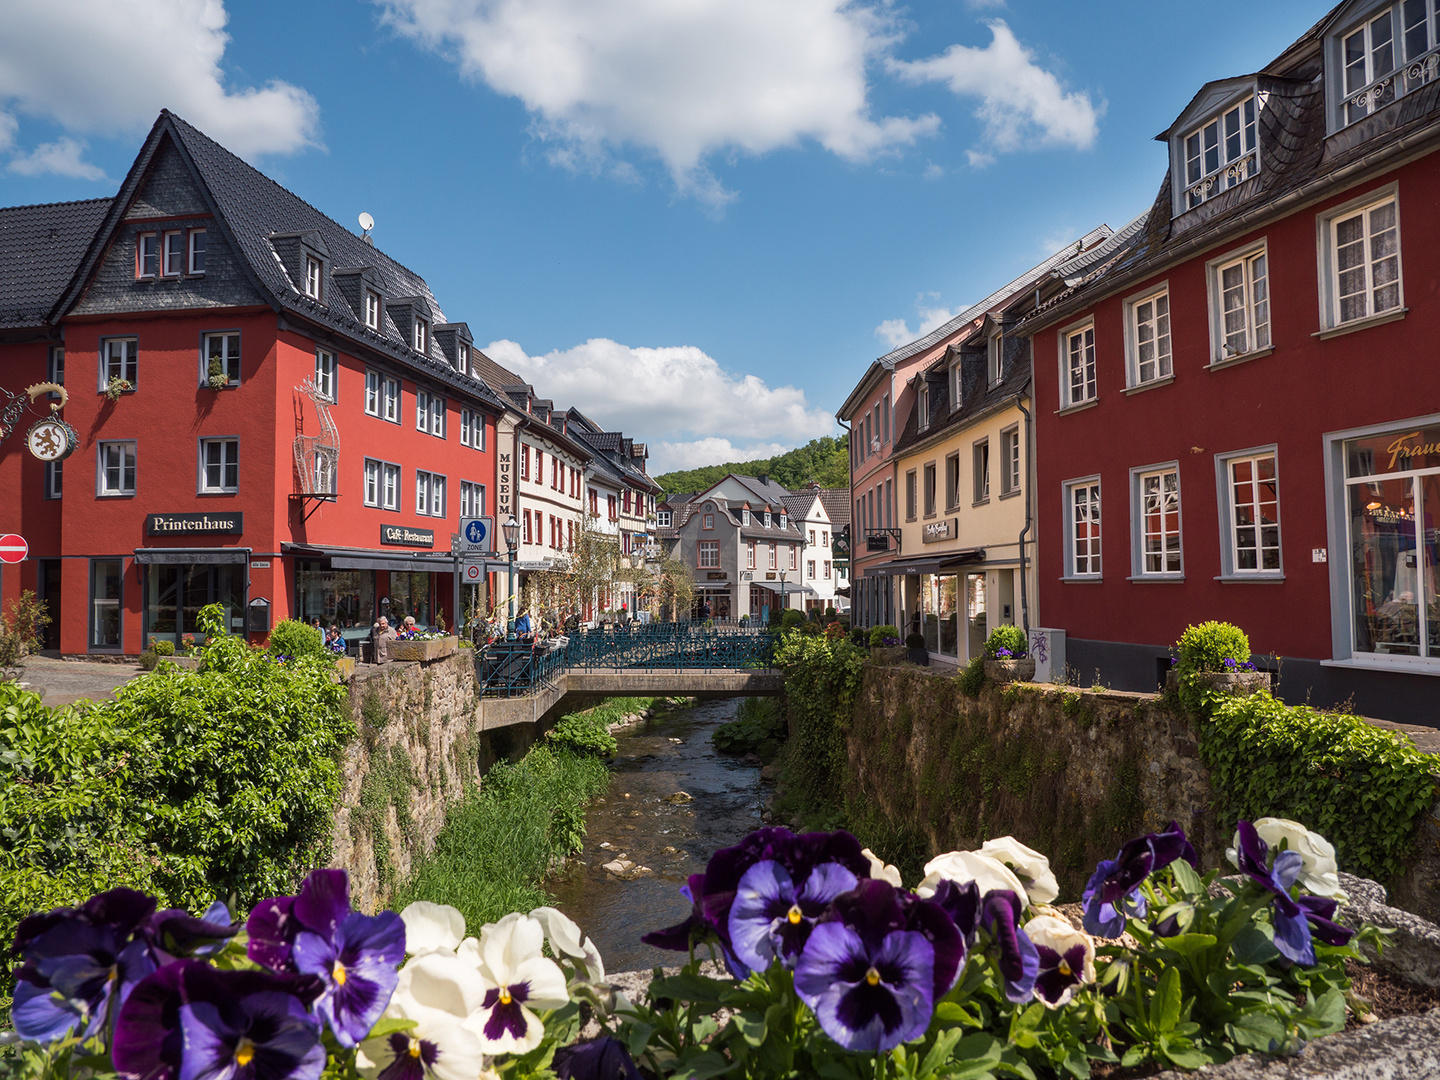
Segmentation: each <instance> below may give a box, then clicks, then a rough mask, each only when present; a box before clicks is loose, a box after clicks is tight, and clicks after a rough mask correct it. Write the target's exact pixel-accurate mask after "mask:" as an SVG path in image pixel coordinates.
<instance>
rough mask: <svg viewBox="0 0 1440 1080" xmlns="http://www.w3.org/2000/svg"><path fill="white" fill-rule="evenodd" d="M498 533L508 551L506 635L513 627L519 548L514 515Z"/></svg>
mask: <svg viewBox="0 0 1440 1080" xmlns="http://www.w3.org/2000/svg"><path fill="white" fill-rule="evenodd" d="M500 531H501V532H503V533H504V534H505V546H506V547H507V548H509V549H510V622H509V624H508V625H507V626H506V627H505V632H506V633H507V634H508V633H509V632H510V628H511V627H512V626H514V625H515V549H516V548H518V547H519V546H520V522H518V521H516V520H515V515H514V514H511V515H510V519H509V520H508V521H506V522H505V524H504V525H502V526H500Z"/></svg>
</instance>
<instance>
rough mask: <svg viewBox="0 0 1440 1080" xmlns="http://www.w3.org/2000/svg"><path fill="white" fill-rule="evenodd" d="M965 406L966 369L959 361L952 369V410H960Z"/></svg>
mask: <svg viewBox="0 0 1440 1080" xmlns="http://www.w3.org/2000/svg"><path fill="white" fill-rule="evenodd" d="M963 404H965V369H964V367H963V366H962V365H961V364H960V362H959V361H958V360H957V361H956V362H955V366H954V367H952V368H951V369H950V408H951V409H952V410H954V409H958V408H960V406H961V405H963Z"/></svg>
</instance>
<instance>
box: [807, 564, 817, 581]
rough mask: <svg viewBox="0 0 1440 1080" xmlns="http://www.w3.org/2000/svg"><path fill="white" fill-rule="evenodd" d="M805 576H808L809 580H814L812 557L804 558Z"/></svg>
mask: <svg viewBox="0 0 1440 1080" xmlns="http://www.w3.org/2000/svg"><path fill="white" fill-rule="evenodd" d="M805 576H806V577H807V578H809V579H810V580H811V581H814V580H815V560H814V559H806V560H805Z"/></svg>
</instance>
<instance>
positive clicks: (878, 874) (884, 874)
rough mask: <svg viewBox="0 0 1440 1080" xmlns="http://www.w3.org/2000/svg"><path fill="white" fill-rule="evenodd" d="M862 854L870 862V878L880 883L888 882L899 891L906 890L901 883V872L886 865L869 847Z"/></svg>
mask: <svg viewBox="0 0 1440 1080" xmlns="http://www.w3.org/2000/svg"><path fill="white" fill-rule="evenodd" d="M860 854H861V855H864V856H865V858H867V859H869V860H870V876H871V877H872V878H876V879H877V880H879V881H888V882H889V883H890V884H891V885H894V886H895V888H897V889H901V888H904V886H903V885H902V884H901V883H900V871H899V870H897V869H895V867H893V866H888V865H886V863H885V860H884V859H882V858H880V857H879V856H877V855H876V854H875V853H874V852H873V851H871V850H870V849H869V848H868V847H867V848H864V849H863V850H861V852H860Z"/></svg>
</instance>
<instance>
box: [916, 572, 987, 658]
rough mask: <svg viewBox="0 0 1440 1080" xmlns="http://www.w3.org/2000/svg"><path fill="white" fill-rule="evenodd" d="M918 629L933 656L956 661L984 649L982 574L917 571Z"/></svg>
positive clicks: (983, 586)
mask: <svg viewBox="0 0 1440 1080" xmlns="http://www.w3.org/2000/svg"><path fill="white" fill-rule="evenodd" d="M919 580H920V596H919V606H918V608H917V611H918V614H919V619H920V633H921V634H923V635H924V637H925V647H926V649H928V650H929V651H930V652H932V653H934V654H935V655H936V656H939V657H942V658H944V659H949V660H954V661H956V662H957V663H959V662H962V661H968V660H969V659H970V658H972V657H975V656H979V655H980V654H981V653H982V652H983V651H984V649H985V638H986V634H987V631H986V609H985V574H984V572H983V571H982V572H980V573H963V574H921V575H919Z"/></svg>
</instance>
